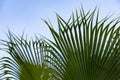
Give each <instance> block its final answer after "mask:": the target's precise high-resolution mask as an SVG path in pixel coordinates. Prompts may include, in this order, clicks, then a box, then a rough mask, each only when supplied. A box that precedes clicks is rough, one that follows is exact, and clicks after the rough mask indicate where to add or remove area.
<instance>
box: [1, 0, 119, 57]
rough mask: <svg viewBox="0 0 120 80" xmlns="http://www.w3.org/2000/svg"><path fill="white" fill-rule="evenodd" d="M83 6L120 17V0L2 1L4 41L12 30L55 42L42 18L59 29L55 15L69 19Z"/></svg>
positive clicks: (101, 14)
mask: <svg viewBox="0 0 120 80" xmlns="http://www.w3.org/2000/svg"><path fill="white" fill-rule="evenodd" d="M81 4H82V5H83V7H84V9H85V10H86V11H88V10H89V9H93V8H94V7H95V6H97V7H98V8H100V17H104V16H106V15H108V14H112V13H116V14H117V15H118V16H120V15H119V13H120V6H119V5H120V1H119V0H0V39H6V35H5V33H7V30H8V28H9V29H10V30H11V31H12V32H13V33H15V34H16V35H21V34H22V32H23V31H25V34H27V35H28V36H29V37H31V36H33V35H34V34H36V35H39V34H42V35H44V36H46V37H48V38H49V39H51V34H50V32H49V29H48V27H47V26H46V25H45V24H44V22H43V21H42V19H48V18H49V19H50V21H51V22H52V23H53V25H54V28H55V29H56V30H57V25H56V15H55V13H58V14H59V15H61V16H62V17H63V18H65V19H67V18H68V17H69V16H70V15H71V13H72V11H75V9H78V8H80V7H81ZM0 53H2V52H1V51H0ZM1 55H3V54H0V56H1Z"/></svg>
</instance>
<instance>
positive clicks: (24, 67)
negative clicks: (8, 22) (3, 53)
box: [0, 8, 120, 80]
mask: <svg viewBox="0 0 120 80" xmlns="http://www.w3.org/2000/svg"><path fill="white" fill-rule="evenodd" d="M109 18H110V17H105V18H103V19H101V20H99V11H98V12H96V9H94V10H93V11H92V12H90V11H89V12H87V13H85V12H84V10H83V8H82V9H81V10H80V13H78V11H76V14H75V15H74V14H73V15H72V16H71V17H70V18H69V20H68V21H65V20H64V19H63V18H61V17H60V16H59V15H58V14H57V20H58V21H57V22H58V28H59V31H58V32H57V31H55V30H54V28H53V26H52V25H51V24H50V23H48V22H47V21H45V23H46V24H47V25H48V27H49V29H50V31H51V33H52V36H53V38H54V41H52V40H49V39H46V40H45V41H43V40H39V39H36V40H35V41H34V40H32V41H29V40H27V39H24V38H23V36H22V37H18V36H16V35H14V34H12V33H11V32H9V35H8V39H9V40H7V41H6V40H3V41H2V42H3V45H4V46H6V47H7V49H6V50H7V52H8V53H9V54H10V56H11V57H3V58H2V59H1V60H0V65H1V67H0V71H1V72H3V73H1V75H0V79H2V80H3V79H6V80H10V79H14V80H120V38H119V37H120V27H119V25H118V24H119V18H116V19H113V20H111V21H108V20H110V19H109ZM6 75H7V76H6Z"/></svg>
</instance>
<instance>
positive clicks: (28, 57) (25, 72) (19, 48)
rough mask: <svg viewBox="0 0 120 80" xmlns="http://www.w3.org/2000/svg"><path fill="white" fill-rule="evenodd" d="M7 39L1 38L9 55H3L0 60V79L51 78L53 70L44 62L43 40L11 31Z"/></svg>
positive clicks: (41, 79)
mask: <svg viewBox="0 0 120 80" xmlns="http://www.w3.org/2000/svg"><path fill="white" fill-rule="evenodd" d="M8 39H9V41H5V40H3V41H2V43H3V45H4V46H5V47H6V50H7V53H9V54H10V56H11V57H3V58H2V59H1V60H0V61H1V62H0V63H1V68H0V71H1V72H3V73H1V76H0V80H1V79H2V80H3V79H6V80H9V79H10V80H11V79H14V80H48V79H52V80H54V79H53V77H52V75H51V74H52V73H53V70H52V69H51V68H48V66H47V64H46V63H44V55H45V54H46V53H47V52H46V51H44V47H45V46H46V44H45V43H44V41H43V40H38V39H37V40H31V41H29V40H27V39H24V38H23V37H18V36H16V35H14V34H12V33H11V32H9V35H8Z"/></svg>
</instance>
